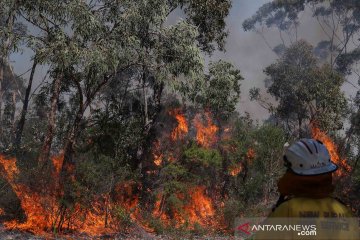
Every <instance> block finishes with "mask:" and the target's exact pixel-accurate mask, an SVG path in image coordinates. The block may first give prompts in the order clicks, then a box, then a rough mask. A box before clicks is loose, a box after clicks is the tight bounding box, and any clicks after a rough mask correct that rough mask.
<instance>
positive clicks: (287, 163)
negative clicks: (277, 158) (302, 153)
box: [283, 155, 291, 168]
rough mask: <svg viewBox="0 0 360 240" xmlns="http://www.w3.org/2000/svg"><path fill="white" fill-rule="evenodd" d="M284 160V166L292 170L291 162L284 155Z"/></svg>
mask: <svg viewBox="0 0 360 240" xmlns="http://www.w3.org/2000/svg"><path fill="white" fill-rule="evenodd" d="M283 159H284V166H285V167H286V168H291V162H290V161H289V160H288V159H287V157H286V156H285V155H284V157H283Z"/></svg>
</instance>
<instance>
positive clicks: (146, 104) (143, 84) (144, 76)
mask: <svg viewBox="0 0 360 240" xmlns="http://www.w3.org/2000/svg"><path fill="white" fill-rule="evenodd" d="M142 91H143V98H144V119H145V126H147V125H148V123H149V114H148V102H147V94H146V73H145V71H144V72H143V74H142Z"/></svg>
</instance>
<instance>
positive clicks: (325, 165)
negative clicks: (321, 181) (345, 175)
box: [284, 138, 337, 175]
mask: <svg viewBox="0 0 360 240" xmlns="http://www.w3.org/2000/svg"><path fill="white" fill-rule="evenodd" d="M284 161H285V166H286V167H288V168H289V169H291V170H292V171H293V172H294V173H296V174H299V175H318V174H323V173H329V172H333V171H335V170H336V169H337V166H336V165H335V164H334V163H333V162H332V161H331V159H330V155H329V152H328V150H327V149H326V147H325V145H324V144H323V143H322V142H320V141H318V140H314V139H306V138H303V139H300V140H299V141H297V142H295V143H294V144H292V145H291V146H290V147H289V148H288V149H287V150H286V152H285V155H284Z"/></svg>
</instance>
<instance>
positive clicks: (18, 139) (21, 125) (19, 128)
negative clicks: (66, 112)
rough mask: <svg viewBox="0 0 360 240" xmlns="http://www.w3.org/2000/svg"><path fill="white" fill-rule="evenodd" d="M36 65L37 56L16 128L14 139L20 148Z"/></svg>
mask: <svg viewBox="0 0 360 240" xmlns="http://www.w3.org/2000/svg"><path fill="white" fill-rule="evenodd" d="M36 65H37V60H36V57H35V59H34V63H33V66H32V68H31V73H30V78H29V82H28V86H27V88H26V92H25V99H24V104H23V107H22V110H21V117H20V120H19V123H18V125H17V128H16V136H15V141H14V146H15V148H16V149H18V148H19V147H20V145H21V136H22V133H23V130H24V125H25V121H26V114H27V110H28V106H29V99H30V92H31V87H32V82H33V79H34V73H35V69H36Z"/></svg>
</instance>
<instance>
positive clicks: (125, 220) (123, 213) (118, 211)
mask: <svg viewBox="0 0 360 240" xmlns="http://www.w3.org/2000/svg"><path fill="white" fill-rule="evenodd" d="M111 212H112V213H111V214H112V216H113V217H114V218H115V222H116V224H119V227H118V229H119V230H124V229H128V228H129V227H131V225H132V220H131V217H130V213H129V212H128V211H127V210H125V209H124V208H122V207H120V206H116V207H115V208H114V209H112V211H111Z"/></svg>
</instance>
